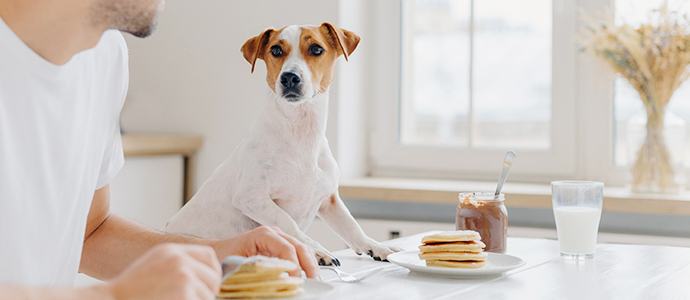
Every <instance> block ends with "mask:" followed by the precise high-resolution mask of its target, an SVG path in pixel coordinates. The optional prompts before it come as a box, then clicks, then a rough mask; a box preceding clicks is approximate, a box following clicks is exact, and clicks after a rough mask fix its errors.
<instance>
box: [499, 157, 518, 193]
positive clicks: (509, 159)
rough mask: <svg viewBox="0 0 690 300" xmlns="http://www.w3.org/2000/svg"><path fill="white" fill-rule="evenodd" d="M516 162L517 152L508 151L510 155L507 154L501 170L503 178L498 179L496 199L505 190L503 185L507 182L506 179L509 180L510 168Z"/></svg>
mask: <svg viewBox="0 0 690 300" xmlns="http://www.w3.org/2000/svg"><path fill="white" fill-rule="evenodd" d="M514 161H515V152H514V151H508V153H506V158H505V159H504V160H503V168H502V169H501V176H499V177H498V186H497V187H496V194H494V195H495V196H494V198H498V195H500V194H501V189H502V188H503V184H504V183H505V182H506V179H507V178H508V173H509V172H510V167H511V166H512V165H513V162H514Z"/></svg>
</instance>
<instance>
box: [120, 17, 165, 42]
mask: <svg viewBox="0 0 690 300" xmlns="http://www.w3.org/2000/svg"><path fill="white" fill-rule="evenodd" d="M157 25H158V21H157V20H156V19H154V20H153V22H151V24H149V25H148V26H146V27H143V28H138V29H137V30H123V31H124V32H127V33H129V34H131V35H133V36H136V37H138V38H145V37H149V36H151V35H152V34H153V32H154V31H156V26H157Z"/></svg>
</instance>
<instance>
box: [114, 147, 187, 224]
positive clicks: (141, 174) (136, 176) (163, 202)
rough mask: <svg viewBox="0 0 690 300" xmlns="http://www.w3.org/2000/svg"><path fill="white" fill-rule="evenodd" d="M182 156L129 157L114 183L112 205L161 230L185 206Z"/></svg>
mask: <svg viewBox="0 0 690 300" xmlns="http://www.w3.org/2000/svg"><path fill="white" fill-rule="evenodd" d="M183 164H184V161H183V157H182V155H156V156H129V157H127V158H126V159H125V165H124V167H123V168H122V170H121V171H120V173H119V174H118V175H117V176H116V177H115V178H114V179H113V181H112V182H111V183H110V190H111V200H110V208H111V211H112V212H113V213H116V214H119V215H122V216H125V217H127V218H129V219H132V220H134V221H137V222H139V223H141V224H144V225H146V226H149V227H152V228H155V229H161V228H163V226H165V223H166V222H167V221H168V220H169V219H170V218H171V217H172V216H173V215H174V214H175V213H177V211H178V210H180V208H181V207H182V199H183V191H184V183H183V177H184V174H183Z"/></svg>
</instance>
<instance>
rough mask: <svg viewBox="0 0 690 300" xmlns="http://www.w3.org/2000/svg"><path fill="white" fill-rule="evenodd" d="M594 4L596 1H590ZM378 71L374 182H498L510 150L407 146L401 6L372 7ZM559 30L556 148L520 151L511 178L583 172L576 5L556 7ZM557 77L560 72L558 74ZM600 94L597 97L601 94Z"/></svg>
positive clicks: (557, 0)
mask: <svg viewBox="0 0 690 300" xmlns="http://www.w3.org/2000/svg"><path fill="white" fill-rule="evenodd" d="M587 1H592V2H595V1H594V0H587ZM373 10H374V11H373V14H374V15H375V16H376V18H375V20H374V22H373V29H372V35H373V37H374V41H373V43H374V45H373V49H372V50H373V51H372V54H373V58H374V59H373V60H372V69H373V70H374V72H373V73H374V74H373V75H374V76H373V81H374V82H373V85H374V86H375V87H376V88H375V89H374V91H375V92H374V95H373V96H374V99H376V100H375V101H374V104H373V110H374V113H373V114H372V116H373V120H371V123H370V124H372V125H373V126H372V127H373V128H372V129H371V132H370V134H371V135H370V137H371V141H370V146H371V148H370V156H371V165H370V168H371V173H372V175H374V176H415V177H443V178H455V179H475V180H485V179H487V180H488V179H492V180H493V179H495V178H494V177H496V175H497V173H498V170H499V167H500V161H501V160H502V158H503V156H504V155H505V152H506V151H507V150H511V149H501V150H486V149H459V148H452V147H441V146H423V145H402V144H400V143H399V141H400V125H399V124H400V100H401V84H402V80H401V79H402V76H403V74H402V70H401V68H402V66H401V62H402V59H403V57H402V46H403V45H402V35H403V32H402V26H403V25H404V24H403V23H402V1H376V2H375V4H374V5H373ZM552 10H553V16H552V20H553V29H552V87H551V97H552V104H551V130H550V134H551V149H549V150H518V151H517V152H518V160H517V161H516V164H515V168H514V169H513V171H511V178H513V179H514V180H517V181H545V180H551V179H553V178H554V177H558V178H576V177H579V175H580V174H581V173H582V171H581V170H582V167H581V166H580V165H579V163H578V162H579V161H580V158H579V157H578V156H579V155H578V152H581V151H577V150H578V147H577V145H578V143H577V140H578V135H577V133H578V130H577V129H578V128H577V127H578V123H579V122H578V119H577V115H576V113H573V112H576V108H577V106H578V105H577V104H578V103H577V102H578V101H577V100H578V97H577V93H576V91H577V87H578V78H579V76H581V75H582V74H578V68H577V67H578V60H579V57H578V56H579V54H578V47H577V45H575V43H574V42H573V41H574V38H575V33H576V9H575V2H574V0H554V1H553V5H552ZM554 70H559V71H558V72H555V71H554ZM600 92H601V91H597V93H600Z"/></svg>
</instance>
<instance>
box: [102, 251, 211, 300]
mask: <svg viewBox="0 0 690 300" xmlns="http://www.w3.org/2000/svg"><path fill="white" fill-rule="evenodd" d="M220 279H221V270H220V263H219V262H218V258H217V257H216V254H215V252H214V251H213V249H212V248H211V247H208V246H199V245H181V244H161V245H158V246H156V247H154V248H153V249H151V251H148V252H147V253H146V254H144V255H143V256H142V257H141V258H139V259H138V260H137V261H135V262H134V263H133V264H132V265H131V266H129V267H128V268H127V269H125V270H124V271H123V272H122V274H120V275H119V276H118V277H116V278H115V279H114V280H113V281H112V282H110V283H109V284H107V285H105V286H104V288H105V289H108V291H109V294H111V295H112V296H113V298H114V299H117V300H135V299H142V300H144V299H161V300H163V299H166V300H169V299H180V300H187V299H190V300H191V299H215V298H216V294H217V293H218V291H219V290H220Z"/></svg>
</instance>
